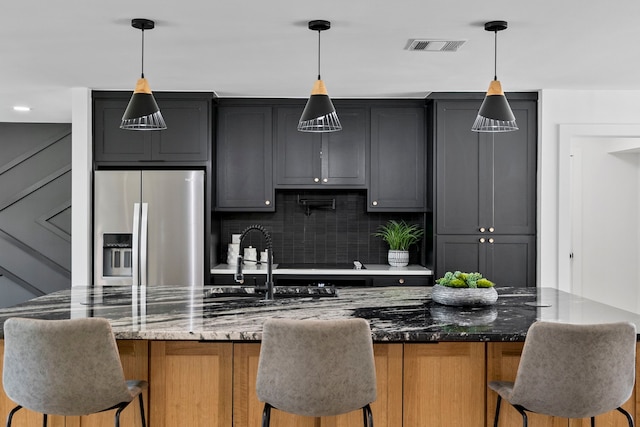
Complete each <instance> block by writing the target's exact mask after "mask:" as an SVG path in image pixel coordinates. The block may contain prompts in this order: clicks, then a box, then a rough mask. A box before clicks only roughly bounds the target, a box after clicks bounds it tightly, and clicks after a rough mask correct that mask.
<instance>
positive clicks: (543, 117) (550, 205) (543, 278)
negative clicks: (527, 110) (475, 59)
mask: <svg viewBox="0 0 640 427" xmlns="http://www.w3.org/2000/svg"><path fill="white" fill-rule="evenodd" d="M576 124H587V125H602V124H606V126H594V128H597V132H596V136H606V135H603V132H602V129H613V131H612V132H611V133H612V134H617V136H622V135H621V133H622V132H623V131H618V132H616V131H615V129H616V128H620V129H627V128H630V127H629V126H625V125H638V124H640V91H637V90H636V91H566V90H542V91H541V92H540V116H539V129H540V134H539V140H540V143H539V146H538V214H539V215H538V286H545V287H555V288H558V289H566V290H569V289H567V286H568V284H567V283H566V282H567V278H566V277H565V276H564V275H562V274H561V269H560V268H559V260H560V259H562V260H563V262H565V261H564V260H568V257H569V251H568V250H565V249H566V248H568V247H570V245H569V242H567V241H566V239H567V237H566V236H569V238H570V233H567V232H564V233H563V232H561V230H559V224H561V225H560V227H563V230H565V229H566V227H567V225H566V224H565V223H564V222H563V221H562V220H561V218H560V216H559V195H562V197H565V198H566V197H567V196H568V193H567V191H568V189H567V188H564V189H560V188H559V186H560V182H561V181H563V183H564V184H565V185H566V184H567V183H568V179H564V180H562V179H561V169H559V164H561V163H562V164H566V163H567V162H566V161H562V162H561V161H559V152H560V145H561V144H560V143H561V139H562V138H563V137H561V134H563V132H561V130H562V127H563V125H576ZM612 125H613V126H612ZM618 125H620V126H618ZM568 128H569V129H570V130H571V129H580V133H581V134H580V135H577V134H576V135H577V136H580V137H584V136H589V135H585V134H584V133H585V132H584V131H585V129H588V128H589V126H577V127H572V126H569V127H568ZM631 128H635V127H633V126H632V127H631ZM569 133H571V132H569ZM587 133H588V131H587ZM563 135H564V138H565V139H567V137H566V135H567V132H565V133H564V134H563ZM626 136H634V135H626ZM565 142H566V141H565ZM565 145H566V144H565ZM567 150H568V147H567ZM565 160H566V159H565ZM561 236H562V237H561ZM559 247H560V248H563V249H562V250H561V251H559ZM560 252H562V253H560Z"/></svg>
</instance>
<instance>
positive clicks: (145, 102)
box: [120, 18, 167, 130]
mask: <svg viewBox="0 0 640 427" xmlns="http://www.w3.org/2000/svg"><path fill="white" fill-rule="evenodd" d="M131 26H132V27H133V28H136V29H138V30H141V31H142V72H141V74H140V78H139V79H138V82H137V83H136V88H135V89H134V91H133V95H132V96H131V100H130V101H129V105H128V106H127V109H126V110H125V112H124V115H123V116H122V123H121V124H120V129H126V130H162V129H166V128H167V125H166V124H165V122H164V119H163V118H162V113H160V108H158V104H157V103H156V100H155V98H154V97H153V94H152V93H151V89H150V88H149V83H148V82H147V79H145V78H144V30H152V29H153V28H154V27H155V23H154V22H153V21H151V20H149V19H142V18H136V19H132V20H131Z"/></svg>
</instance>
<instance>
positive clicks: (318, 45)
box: [318, 30, 322, 80]
mask: <svg viewBox="0 0 640 427" xmlns="http://www.w3.org/2000/svg"><path fill="white" fill-rule="evenodd" d="M318 80H322V79H321V78H320V30H318Z"/></svg>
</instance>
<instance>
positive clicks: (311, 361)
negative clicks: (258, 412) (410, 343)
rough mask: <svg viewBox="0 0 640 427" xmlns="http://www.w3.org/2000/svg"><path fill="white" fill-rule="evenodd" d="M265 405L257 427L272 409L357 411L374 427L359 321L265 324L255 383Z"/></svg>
mask: <svg viewBox="0 0 640 427" xmlns="http://www.w3.org/2000/svg"><path fill="white" fill-rule="evenodd" d="M256 391H257V394H258V399H260V401H262V402H264V403H265V405H264V411H263V414H262V426H263V427H268V426H269V420H270V415H271V408H275V409H278V410H281V411H285V412H288V413H292V414H296V415H304V416H311V417H322V416H332V415H339V414H344V413H347V412H351V411H354V410H358V409H362V413H363V417H364V426H365V427H367V426H368V427H373V416H372V414H371V407H370V406H369V404H370V403H371V402H373V401H374V400H375V399H376V372H375V365H374V359H373V343H372V339H371V329H370V328H369V324H368V323H367V321H366V320H364V319H344V320H289V319H270V320H267V321H266V322H265V323H264V329H263V334H262V346H261V348H260V359H259V362H258V377H257V381H256Z"/></svg>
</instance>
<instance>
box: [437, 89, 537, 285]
mask: <svg viewBox="0 0 640 427" xmlns="http://www.w3.org/2000/svg"><path fill="white" fill-rule="evenodd" d="M507 98H508V99H509V103H510V105H511V108H512V110H513V113H514V115H515V116H516V123H517V124H518V127H519V130H517V131H513V132H501V133H485V132H473V131H471V125H472V124H473V122H474V120H475V118H476V116H477V113H478V109H479V108H480V104H481V103H482V99H481V98H479V99H451V98H449V97H447V98H445V99H434V101H433V111H434V124H435V130H434V132H435V133H434V135H433V138H434V141H435V143H434V151H435V153H434V158H435V182H436V185H435V195H436V200H435V205H436V208H435V212H436V214H435V219H434V221H435V227H434V230H435V232H434V234H435V254H436V262H435V266H436V272H435V274H436V277H442V275H444V273H445V272H447V271H455V270H460V271H477V272H480V273H482V274H483V275H484V276H485V277H487V278H489V279H490V280H492V281H494V282H495V283H496V284H497V285H499V286H527V287H528V286H535V285H536V283H535V274H536V268H535V262H536V251H535V245H536V165H537V159H536V156H537V154H536V145H537V125H536V123H537V119H536V115H537V99H536V98H537V97H536V96H535V94H519V96H518V97H510V96H507Z"/></svg>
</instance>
